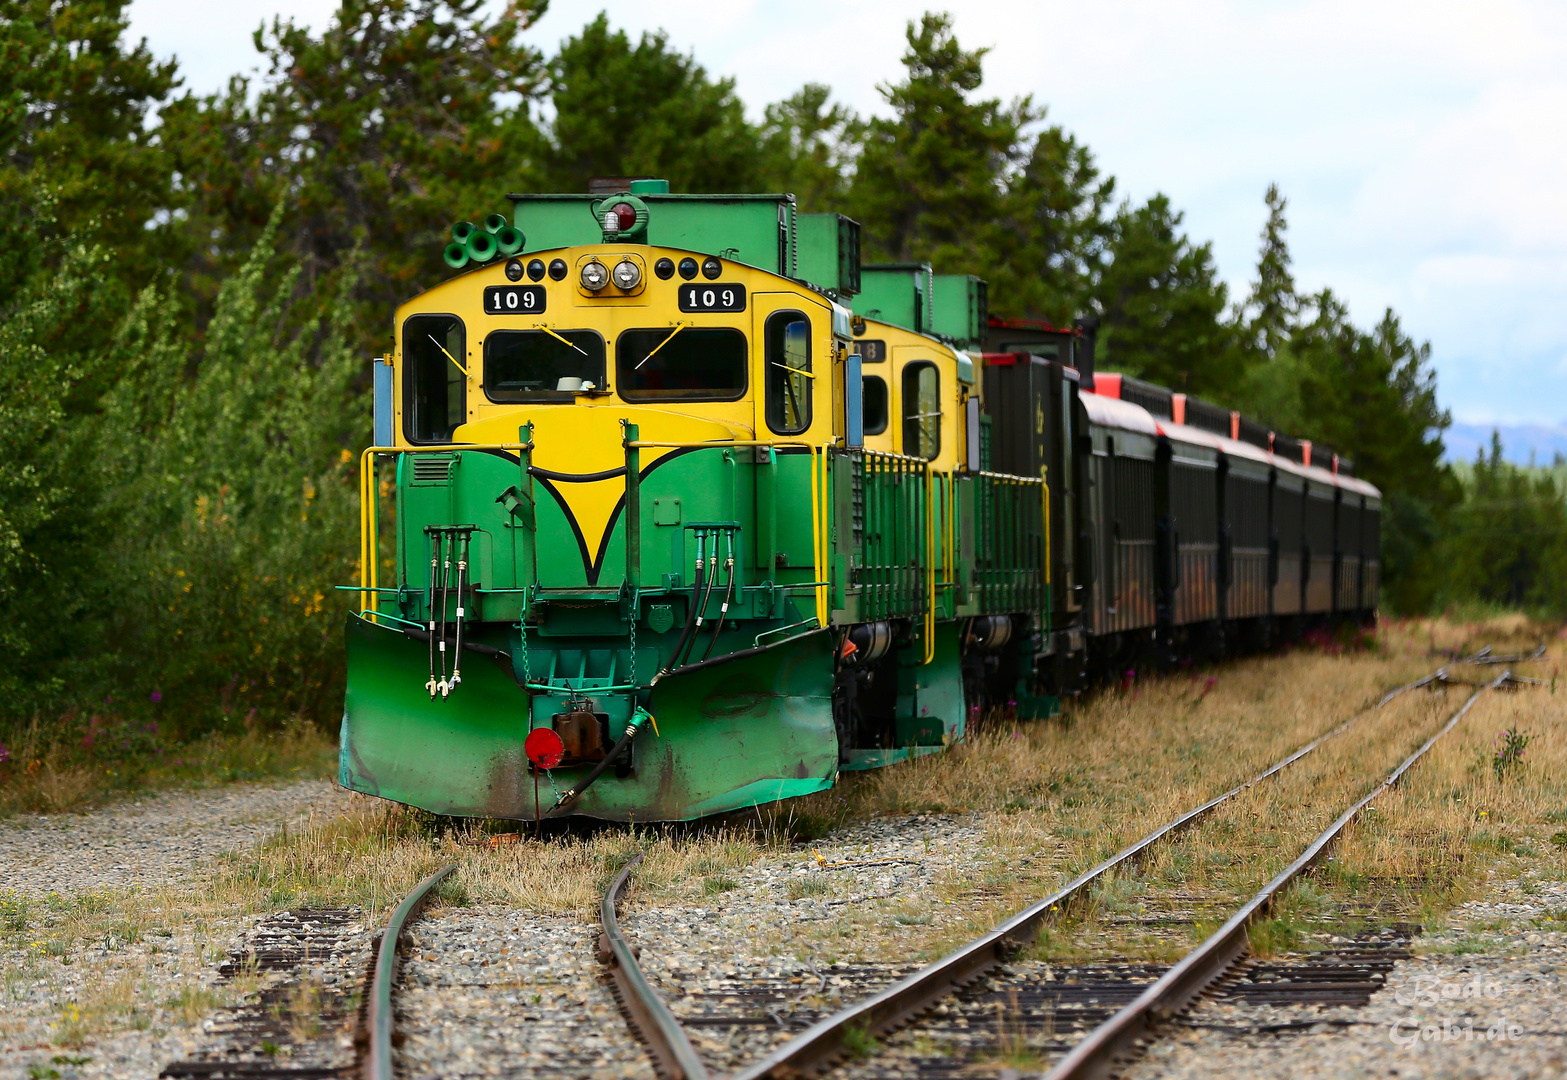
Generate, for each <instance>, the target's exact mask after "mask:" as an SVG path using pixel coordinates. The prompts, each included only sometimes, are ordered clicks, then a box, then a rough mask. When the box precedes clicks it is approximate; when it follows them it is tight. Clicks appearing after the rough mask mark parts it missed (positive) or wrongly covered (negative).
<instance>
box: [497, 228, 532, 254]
mask: <svg viewBox="0 0 1567 1080" xmlns="http://www.w3.org/2000/svg"><path fill="white" fill-rule="evenodd" d="M525 242H526V241H525V240H524V239H523V235H522V230H521V229H518V228H515V227H513V226H511V225H502V226H501V227H500V228H499V229H497V230H496V231H495V247H496V248H497V249H498V250H499V251H500V253H501V254H502V255H515V254H517V252H519V251H521V250H522V245H523V244H524V243H525Z"/></svg>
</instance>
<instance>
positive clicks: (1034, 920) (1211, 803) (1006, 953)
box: [732, 672, 1440, 1080]
mask: <svg viewBox="0 0 1567 1080" xmlns="http://www.w3.org/2000/svg"><path fill="white" fill-rule="evenodd" d="M1437 674H1440V672H1438V673H1437ZM1435 678H1436V675H1433V676H1431V677H1429V678H1427V679H1423V680H1420V681H1418V682H1414V683H1410V684H1409V685H1407V686H1401V687H1399V688H1398V689H1396V690H1394V691H1392V692H1391V693H1389V694H1387V695H1385V696H1384V697H1383V698H1382V699H1381V700H1379V701H1378V702H1376V703H1375V704H1374V705H1371V706H1369V707H1368V708H1366V709H1363V710H1361V711H1360V712H1359V713H1356V714H1355V715H1354V716H1351V717H1350V718H1349V719H1348V720H1345V721H1344V722H1343V723H1341V724H1339V725H1338V726H1337V727H1334V728H1333V729H1332V730H1330V731H1327V732H1325V733H1323V734H1322V735H1319V736H1317V737H1316V738H1315V739H1313V740H1311V741H1310V742H1308V743H1306V744H1305V745H1304V746H1302V747H1300V748H1299V749H1297V750H1295V751H1294V752H1293V753H1291V754H1290V755H1288V756H1287V757H1285V758H1283V759H1281V760H1280V761H1278V762H1276V763H1274V764H1273V765H1271V766H1269V767H1268V768H1267V769H1264V770H1263V771H1262V772H1260V773H1258V774H1257V775H1256V776H1253V777H1252V778H1251V779H1249V780H1246V781H1245V782H1243V783H1241V784H1238V785H1236V786H1235V787H1233V788H1231V789H1230V790H1229V791H1226V792H1224V793H1223V794H1222V795H1217V796H1215V797H1214V798H1212V799H1209V800H1208V801H1207V802H1205V803H1203V804H1202V805H1201V806H1198V807H1195V808H1194V809H1191V810H1188V811H1186V812H1185V813H1184V814H1182V815H1180V816H1179V817H1177V818H1175V819H1174V820H1172V821H1170V822H1168V823H1166V824H1164V825H1162V826H1160V827H1159V828H1157V829H1155V830H1154V831H1153V832H1151V833H1149V834H1148V835H1147V836H1144V837H1143V838H1142V839H1140V840H1138V841H1137V842H1136V843H1134V844H1132V845H1130V846H1129V847H1126V848H1123V849H1122V850H1121V851H1119V852H1117V853H1116V854H1114V855H1112V856H1111V857H1110V858H1108V859H1106V860H1104V861H1103V862H1101V863H1099V864H1098V865H1097V866H1094V867H1092V868H1091V869H1089V870H1086V871H1084V872H1083V873H1081V874H1079V875H1078V876H1077V877H1075V878H1073V879H1072V880H1071V881H1069V882H1067V884H1066V885H1064V886H1062V887H1061V888H1060V889H1058V890H1056V891H1055V892H1054V893H1052V894H1050V895H1049V896H1047V897H1045V898H1044V899H1043V900H1040V901H1038V902H1037V903H1035V904H1033V905H1031V906H1030V907H1028V908H1025V909H1024V910H1023V911H1021V912H1019V913H1018V914H1016V915H1014V916H1013V917H1012V918H1010V919H1008V920H1007V921H1006V922H1004V923H1002V924H1001V925H1000V926H999V927H997V928H996V929H994V930H992V931H990V932H989V933H987V934H985V935H984V936H982V937H979V938H976V939H975V940H973V941H971V942H969V943H968V944H967V945H964V946H962V947H961V948H959V949H957V950H956V951H954V952H952V953H950V954H948V955H947V956H946V957H944V958H942V959H941V960H938V961H937V962H936V963H934V964H931V965H930V966H928V967H925V968H922V969H921V970H919V971H916V972H914V973H913V974H912V975H909V976H906V977H905V978H903V979H902V980H900V981H899V982H897V983H895V984H894V985H892V986H890V987H888V988H887V989H886V990H883V991H882V992H880V993H878V994H875V995H873V996H872V997H869V998H867V999H866V1000H864V1001H861V1002H859V1003H857V1004H855V1005H851V1006H849V1007H848V1008H846V1009H843V1010H840V1011H839V1012H836V1013H834V1014H832V1015H831V1016H828V1017H825V1018H823V1019H822V1020H820V1021H818V1022H817V1023H816V1024H814V1025H813V1026H811V1027H810V1028H808V1029H807V1030H805V1031H803V1032H801V1033H800V1034H799V1035H797V1036H796V1037H795V1038H793V1039H791V1040H790V1041H789V1042H787V1043H785V1044H783V1045H782V1046H780V1047H778V1048H777V1049H776V1050H774V1051H773V1052H772V1053H771V1054H769V1055H768V1056H767V1057H765V1058H763V1059H762V1060H761V1061H759V1062H756V1063H755V1064H753V1065H751V1066H750V1067H748V1068H746V1069H743V1070H741V1071H740V1072H737V1073H735V1074H734V1076H733V1078H732V1080H762V1078H764V1077H767V1078H773V1080H794V1078H796V1077H800V1076H809V1075H811V1074H812V1073H813V1072H816V1071H819V1070H821V1069H823V1068H825V1067H826V1066H828V1065H829V1064H830V1063H831V1062H833V1061H835V1060H837V1059H838V1058H840V1057H842V1056H843V1055H844V1054H845V1053H847V1052H848V1046H849V1041H850V1040H851V1039H857V1038H863V1036H865V1035H878V1034H884V1033H886V1032H888V1031H891V1030H893V1029H895V1028H897V1027H900V1026H901V1025H903V1024H906V1023H908V1022H909V1021H910V1020H912V1019H913V1018H914V1017H916V1016H919V1015H920V1014H921V1013H924V1012H925V1011H927V1010H928V1009H930V1008H931V1007H932V1006H934V1005H935V1003H936V1002H937V1001H939V1000H940V999H941V998H943V997H945V996H947V995H948V994H950V993H953V992H955V991H957V990H959V989H961V988H962V987H965V986H967V985H969V984H971V983H972V982H973V981H974V980H975V979H978V978H980V977H981V976H983V975H984V974H985V973H986V972H987V971H989V970H991V969H992V968H995V967H997V966H999V965H1000V964H1002V963H1004V962H1006V960H1007V959H1008V958H1009V957H1011V956H1013V955H1015V954H1016V952H1017V950H1018V949H1020V948H1025V947H1027V946H1028V945H1030V944H1032V943H1033V941H1034V940H1035V939H1036V938H1037V936H1038V934H1039V930H1040V928H1041V927H1042V926H1043V924H1044V922H1045V921H1046V920H1047V919H1049V918H1050V917H1051V916H1052V914H1053V913H1054V912H1055V911H1056V910H1057V909H1058V908H1061V907H1063V906H1065V905H1066V904H1068V903H1070V902H1072V901H1073V900H1075V899H1078V898H1080V897H1082V896H1085V895H1087V893H1086V890H1087V888H1088V886H1090V885H1092V884H1093V883H1094V882H1096V881H1098V880H1100V879H1101V878H1103V877H1105V876H1106V875H1107V874H1109V873H1111V872H1112V871H1114V870H1116V869H1117V868H1119V867H1121V866H1124V865H1126V864H1128V863H1130V862H1131V861H1132V860H1134V859H1136V858H1138V857H1139V856H1141V855H1142V854H1143V853H1144V852H1146V851H1147V850H1148V849H1149V848H1150V847H1152V846H1153V845H1154V844H1156V843H1158V842H1159V841H1161V840H1164V839H1166V838H1168V837H1171V836H1174V835H1175V834H1176V833H1179V832H1181V831H1184V830H1185V829H1187V828H1189V827H1190V826H1192V825H1193V824H1195V823H1196V822H1198V821H1199V820H1201V819H1202V818H1204V817H1206V816H1207V815H1208V814H1209V813H1211V812H1212V811H1213V810H1214V809H1215V808H1217V807H1218V806H1220V805H1222V804H1223V803H1225V802H1227V801H1228V800H1230V799H1231V798H1233V797H1235V796H1236V795H1239V794H1240V793H1241V792H1243V791H1246V790H1247V789H1249V788H1251V787H1253V786H1255V785H1256V784H1259V783H1261V782H1263V781H1264V780H1267V779H1269V778H1270V777H1272V776H1274V775H1275V774H1277V773H1279V772H1281V771H1283V770H1284V769H1286V768H1288V767H1289V766H1290V765H1292V764H1294V763H1295V762H1297V761H1299V760H1300V759H1301V758H1303V757H1305V756H1306V755H1308V754H1310V753H1311V752H1312V751H1314V750H1316V749H1317V748H1318V747H1319V746H1321V745H1322V744H1323V743H1325V742H1327V741H1328V740H1329V739H1331V738H1333V737H1334V736H1336V735H1339V734H1340V733H1342V732H1344V731H1346V730H1348V729H1349V728H1350V727H1351V726H1352V725H1353V724H1355V723H1356V722H1357V721H1359V720H1360V719H1362V718H1363V717H1365V716H1367V715H1368V714H1370V713H1372V712H1374V711H1376V710H1377V709H1380V708H1381V707H1382V706H1384V705H1386V704H1387V703H1388V702H1389V701H1392V700H1393V699H1394V698H1396V697H1398V696H1399V695H1400V694H1403V693H1406V692H1408V691H1410V690H1413V689H1415V688H1416V687H1419V686H1424V685H1426V684H1427V683H1428V682H1430V681H1431V680H1432V679H1435Z"/></svg>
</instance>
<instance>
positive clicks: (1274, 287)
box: [1245, 184, 1300, 360]
mask: <svg viewBox="0 0 1567 1080" xmlns="http://www.w3.org/2000/svg"><path fill="white" fill-rule="evenodd" d="M1263 201H1264V202H1265V203H1266V204H1267V207H1268V221H1267V224H1265V225H1264V226H1263V227H1262V248H1261V250H1260V251H1259V252H1258V254H1257V281H1256V284H1255V285H1253V286H1252V291H1251V295H1250V296H1249V297H1247V298H1246V306H1245V311H1246V312H1247V313H1249V318H1248V319H1247V322H1246V331H1247V335H1248V337H1249V339H1250V345H1251V347H1252V348H1253V349H1254V350H1255V351H1256V352H1257V353H1258V354H1259V355H1260V356H1261V357H1264V358H1266V359H1268V360H1272V359H1273V358H1274V357H1276V356H1277V355H1278V352H1279V347H1280V346H1281V345H1282V344H1283V343H1284V342H1285V341H1287V340H1288V339H1289V336H1290V331H1291V328H1292V327H1293V326H1294V325H1295V320H1296V318H1297V316H1298V315H1299V314H1300V301H1299V300H1298V299H1297V297H1296V296H1295V279H1294V277H1293V276H1292V275H1291V274H1290V253H1289V244H1288V242H1287V241H1286V240H1285V238H1284V234H1285V232H1286V231H1287V230H1288V228H1289V224H1288V222H1287V221H1286V220H1285V218H1284V211H1285V209H1286V208H1287V207H1288V206H1289V203H1288V201H1287V200H1286V199H1285V198H1284V196H1283V195H1281V194H1280V193H1279V185H1277V184H1269V185H1268V191H1267V194H1266V195H1264V196H1263Z"/></svg>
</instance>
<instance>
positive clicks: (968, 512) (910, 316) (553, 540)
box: [341, 181, 1054, 821]
mask: <svg viewBox="0 0 1567 1080" xmlns="http://www.w3.org/2000/svg"><path fill="white" fill-rule="evenodd" d="M632 187H633V190H632V191H630V192H627V193H624V194H621V195H616V196H611V197H608V198H594V197H590V196H514V197H513V201H514V203H515V211H516V212H515V225H514V226H512V227H509V228H508V227H507V226H506V225H505V223H504V222H503V221H496V220H493V219H492V221H490V222H488V223H486V224H487V225H488V226H489V227H490V229H489V231H485V232H480V231H478V230H474V231H473V232H472V233H471V235H470V234H468V232H467V230H461V231H459V232H458V233H457V235H459V236H464V237H465V239H466V244H465V245H463V246H458V245H456V244H454V245H453V248H451V249H448V261H449V262H451V263H453V264H454V265H457V266H459V267H460V266H461V264H462V262H463V261H464V258H465V256H467V257H470V258H472V259H473V261H474V262H476V263H478V265H476V266H473V268H471V269H467V271H466V272H464V273H460V274H458V275H456V276H455V277H453V278H452V279H451V280H449V281H447V282H445V283H444V284H441V285H439V286H437V287H436V288H433V289H431V290H430V291H428V292H426V293H424V294H422V295H421V296H419V297H417V298H415V299H414V300H412V301H410V302H408V303H407V304H404V305H403V306H402V307H401V308H400V309H399V310H398V312H397V315H396V326H395V330H396V351H395V352H394V353H393V354H391V355H390V356H388V357H386V358H384V359H383V360H382V361H381V362H379V363H378V364H377V365H376V380H375V394H376V398H375V402H376V433H375V434H376V438H375V443H376V445H375V446H373V447H372V448H371V449H369V450H367V451H366V452H365V458H364V462H363V468H362V470H361V475H362V478H363V511H364V526H365V527H364V541H363V552H362V565H363V575H362V581H361V588H362V591H361V593H360V594H359V595H360V596H361V597H362V602H361V604H360V605H359V606H360V608H361V609H362V610H361V611H360V612H359V613H358V614H356V615H353V616H351V617H350V619H349V624H348V630H347V635H348V676H349V682H348V694H347V702H346V708H345V713H344V719H343V729H342V757H341V780H342V782H343V784H344V785H345V786H347V787H350V788H352V789H355V790H359V791H365V792H369V793H371V794H375V795H380V796H383V797H386V798H390V799H395V800H397V801H400V802H404V803H410V804H413V805H417V806H421V807H424V808H426V809H429V810H432V811H436V812H440V813H445V814H457V815H482V816H489V817H509V818H520V819H526V818H532V817H533V816H534V814H535V812H536V803H535V793H536V787H537V785H539V784H542V788H543V798H542V808H543V809H544V810H545V811H546V812H548V811H549V810H550V809H551V808H554V809H555V812H556V813H557V814H560V813H572V814H585V815H590V816H594V817H601V818H610V819H621V820H629V819H635V820H643V821H647V820H678V819H688V818H694V817H699V816H702V815H707V814H715V813H720V812H725V811H732V810H737V809H740V808H744V807H749V806H753V805H756V804H759V803H767V802H772V801H775V800H778V799H782V798H788V797H791V796H797V795H804V794H807V793H810V792H813V791H818V790H821V789H823V788H826V787H829V786H831V785H832V784H833V782H834V780H835V779H836V778H837V776H838V774H839V772H840V770H844V769H865V768H873V767H876V766H880V765H886V764H890V763H892V762H896V761H900V760H904V759H906V758H908V757H909V756H911V755H915V754H920V753H926V752H929V751H931V750H934V749H937V748H939V747H942V746H944V745H946V744H949V743H951V742H953V741H954V740H957V739H961V738H962V737H963V733H964V729H965V724H966V722H967V719H968V717H969V715H970V713H971V711H972V710H973V709H974V708H976V707H979V706H980V705H981V704H982V701H983V699H984V696H985V695H986V694H990V695H992V696H996V695H1000V696H1001V697H1003V698H1004V699H1006V700H1011V701H1016V702H1018V704H1019V707H1020V708H1022V709H1024V710H1025V711H1032V712H1036V713H1041V714H1043V713H1046V712H1048V711H1049V710H1050V709H1051V708H1053V704H1054V703H1053V701H1051V700H1046V699H1042V698H1035V697H1034V696H1033V690H1034V683H1035V677H1034V669H1035V660H1036V658H1037V656H1038V655H1039V654H1041V653H1043V652H1047V651H1048V643H1049V640H1050V638H1049V635H1050V632H1051V629H1052V627H1051V619H1050V604H1051V602H1050V597H1051V592H1050V586H1051V569H1050V541H1049V535H1048V530H1047V522H1048V520H1049V518H1050V512H1049V507H1048V501H1049V500H1050V498H1051V491H1050V487H1049V484H1048V483H1047V479H1048V478H1047V477H1044V476H1041V475H1028V476H1021V475H1019V476H1013V475H1000V474H992V473H989V472H986V471H983V470H981V469H979V468H978V466H979V464H980V461H979V457H980V455H981V454H982V453H983V450H982V449H981V442H982V434H983V433H982V431H981V428H980V419H979V418H980V416H981V412H980V409H979V404H980V403H979V393H980V387H979V385H978V381H977V378H976V369H975V361H974V358H972V357H971V356H970V355H968V354H966V353H965V352H963V351H962V349H963V348H964V347H977V346H979V344H980V339H981V336H982V334H983V332H984V324H985V313H984V309H983V298H984V297H983V289H982V286H981V285H980V284H979V283H977V282H975V281H973V280H972V279H969V278H960V279H956V280H946V279H938V278H935V277H934V276H933V275H931V273H930V271H929V269H928V268H926V267H888V268H879V269H878V268H864V269H862V268H861V266H860V265H859V258H858V232H857V226H856V225H855V224H854V223H853V222H852V221H849V220H848V219H845V218H840V217H839V216H837V215H801V214H797V213H796V212H795V207H794V203H793V199H792V198H791V197H788V196H722V197H714V196H683V195H672V194H669V193H667V191H666V190H665V185H663V184H662V183H660V182H656V181H647V182H639V183H636V184H633V185H632ZM515 230H520V232H521V234H522V235H518V234H517V232H516V231H515ZM508 247H509V248H511V251H510V252H507V253H498V252H505V249H506V248H508ZM470 253H471V254H470ZM954 286H956V287H955V288H954ZM862 289H863V291H862ZM949 291H950V292H951V294H952V296H953V297H954V299H953V300H952V302H951V303H950V305H947V306H948V307H950V310H944V307H943V303H942V300H943V298H944V297H946V296H947V294H948V292H949ZM856 298H858V300H862V301H866V302H865V303H857V302H856ZM851 304H853V305H854V306H853V307H851V306H850V305H851ZM942 316H945V317H946V319H947V322H946V323H945V324H944V323H941V322H940V318H941V317H942ZM900 324H901V325H900ZM939 331H945V332H944V333H941V332H939ZM862 372H863V375H862ZM862 388H864V389H863V392H862ZM540 729H547V730H548V731H550V732H553V733H554V735H555V736H557V737H558V739H551V738H549V737H547V736H545V737H541V739H536V740H535V743H534V745H535V746H539V745H542V747H543V749H542V750H540V751H539V753H536V754H535V755H534V757H532V758H530V756H529V754H528V753H527V752H526V751H525V744H526V743H527V741H528V736H529V735H530V733H532V732H534V731H537V730H540ZM541 755H542V756H541ZM545 766H549V767H545Z"/></svg>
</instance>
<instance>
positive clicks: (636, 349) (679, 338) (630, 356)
mask: <svg viewBox="0 0 1567 1080" xmlns="http://www.w3.org/2000/svg"><path fill="white" fill-rule="evenodd" d="M746 353H747V348H746V339H745V335H744V334H742V333H741V332H740V331H738V330H731V329H729V328H728V327H691V326H676V327H669V326H665V327H660V328H658V329H656V330H627V331H626V332H625V333H623V334H621V335H620V337H619V338H618V339H617V340H616V341H615V377H616V379H617V380H618V382H619V386H620V396H621V397H623V398H625V399H626V400H627V401H738V400H739V399H740V398H741V397H743V396H745V386H746V378H745V366H746Z"/></svg>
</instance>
